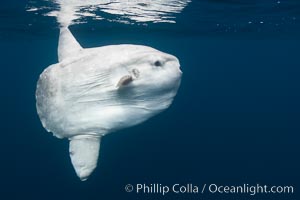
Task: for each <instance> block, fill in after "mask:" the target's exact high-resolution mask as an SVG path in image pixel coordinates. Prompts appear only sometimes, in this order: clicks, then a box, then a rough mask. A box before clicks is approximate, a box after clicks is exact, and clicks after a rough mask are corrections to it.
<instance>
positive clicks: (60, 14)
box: [27, 0, 191, 26]
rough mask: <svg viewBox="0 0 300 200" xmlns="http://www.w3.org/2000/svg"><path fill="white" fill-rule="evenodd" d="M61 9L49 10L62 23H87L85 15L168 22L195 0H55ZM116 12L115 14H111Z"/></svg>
mask: <svg viewBox="0 0 300 200" xmlns="http://www.w3.org/2000/svg"><path fill="white" fill-rule="evenodd" d="M53 2H54V3H55V4H56V5H57V6H58V7H59V10H57V9H55V8H53V9H52V10H51V9H50V12H47V13H45V15H47V16H55V17H57V19H58V22H59V23H60V24H61V25H62V26H68V25H70V24H74V23H83V22H84V21H83V20H82V19H83V18H85V17H91V18H92V19H94V20H103V19H106V20H108V21H115V22H120V23H126V24H127V23H134V22H154V23H158V22H166V23H175V22H176V19H175V16H174V15H175V14H176V13H180V12H181V11H182V10H183V9H184V8H185V7H186V6H187V4H188V3H189V2H191V0H153V1H148V0H86V1H81V0H70V1H64V0H53ZM40 10H49V7H37V6H36V5H34V2H33V3H32V4H31V5H29V6H28V8H27V11H28V12H37V11H40ZM110 16H112V17H110Z"/></svg>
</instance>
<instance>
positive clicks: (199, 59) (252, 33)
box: [0, 0, 300, 200]
mask: <svg viewBox="0 0 300 200" xmlns="http://www.w3.org/2000/svg"><path fill="white" fill-rule="evenodd" d="M28 4H30V2H29V1H10V2H4V3H2V6H1V8H0V46H1V48H0V49H1V52H0V55H1V91H2V98H1V105H2V117H1V135H2V138H1V140H0V141H1V152H2V156H1V166H0V169H1V172H2V176H1V179H2V180H1V187H0V191H1V199H30V200H35V199H73V200H76V199H250V198H252V199H297V197H299V193H298V192H297V191H298V188H299V187H300V185H299V180H300V170H299V169H300V164H299V163H300V161H299V153H300V149H299V145H300V144H299V132H300V123H299V122H300V105H299V102H300V93H299V91H300V78H299V77H300V68H299V66H300V60H299V55H300V37H299V36H300V3H299V2H298V1H296V0H286V1H273V0H262V1H239V0H230V1H219V0H203V1H200V0H198V1H191V2H190V3H189V4H188V5H187V7H186V8H184V9H183V11H182V12H181V13H178V14H176V15H175V16H176V22H177V23H175V24H174V23H146V24H139V23H132V24H122V23H117V22H111V21H105V20H103V21H95V20H90V19H89V18H86V19H85V20H86V23H84V24H77V25H73V26H71V27H70V29H71V31H72V32H73V34H74V35H75V37H76V38H77V40H78V41H79V42H80V44H81V45H82V46H83V47H96V46H102V45H109V44H120V43H131V44H142V45H148V46H152V47H154V48H157V49H159V50H162V51H165V52H168V53H171V54H173V55H176V56H177V57H178V58H179V60H180V63H181V69H182V71H183V77H182V84H181V87H180V89H179V92H178V94H177V96H176V98H175V101H174V102H173V104H172V106H171V107H170V108H169V109H168V110H166V111H165V112H164V113H162V114H160V115H158V116H156V117H154V118H153V119H151V120H148V121H147V122H145V123H143V124H141V125H138V126H136V127H132V128H129V129H126V130H122V131H119V132H116V133H113V134H110V135H107V136H105V137H104V138H103V141H102V143H101V151H100V158H99V164H98V168H97V169H96V170H95V172H94V173H93V175H92V176H91V177H90V179H89V180H88V181H86V182H81V181H79V179H78V178H77V176H76V174H75V172H74V170H73V167H72V165H71V162H70V158H69V153H68V141H67V140H59V139H57V138H55V137H53V136H52V135H51V134H49V133H47V132H46V130H45V129H44V128H43V127H42V125H41V123H40V120H39V118H38V115H37V113H36V108H35V88H36V82H37V79H38V77H39V74H40V73H41V72H42V71H43V70H44V69H45V68H46V67H47V66H49V65H50V64H53V63H56V62H57V43H58V33H59V28H58V27H59V26H58V24H57V22H56V19H55V18H53V17H52V18H51V17H46V16H43V13H38V14H34V13H30V12H26V6H28ZM43 4H45V5H47V6H52V5H51V3H49V2H47V1H46V2H42V1H41V2H39V6H43ZM49 4H50V5H49ZM53 6H54V5H53ZM109 17H112V16H109ZM138 183H146V184H154V183H159V184H164V185H173V184H175V183H179V184H183V185H184V184H187V183H193V184H194V185H202V184H205V183H206V184H212V183H214V184H220V185H241V184H244V183H246V184H252V185H256V184H262V185H263V184H267V185H293V186H294V188H295V191H296V192H295V194H258V195H256V196H249V194H242V195H237V194H219V195H218V194H209V193H205V194H168V195H165V196H162V195H161V194H136V193H134V192H133V193H127V192H125V190H124V187H125V185H126V184H133V185H134V184H138Z"/></svg>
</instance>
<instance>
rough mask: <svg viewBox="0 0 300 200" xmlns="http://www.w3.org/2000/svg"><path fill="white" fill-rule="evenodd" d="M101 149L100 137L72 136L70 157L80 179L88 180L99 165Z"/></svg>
mask: <svg viewBox="0 0 300 200" xmlns="http://www.w3.org/2000/svg"><path fill="white" fill-rule="evenodd" d="M99 149H100V137H94V136H75V137H72V138H70V146H69V152H70V157H71V161H72V164H73V167H74V169H75V172H76V174H77V176H78V177H79V178H80V180H82V181H85V180H87V179H88V178H89V176H90V175H91V173H92V172H93V171H94V169H95V168H96V167H97V162H98V156H99Z"/></svg>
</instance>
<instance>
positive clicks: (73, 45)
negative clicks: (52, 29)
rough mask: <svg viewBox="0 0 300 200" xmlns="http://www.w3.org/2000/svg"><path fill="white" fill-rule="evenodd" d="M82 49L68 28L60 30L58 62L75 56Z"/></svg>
mask: <svg viewBox="0 0 300 200" xmlns="http://www.w3.org/2000/svg"><path fill="white" fill-rule="evenodd" d="M81 50H82V47H81V46H80V44H79V43H78V42H77V40H76V39H75V37H74V36H73V34H72V33H71V31H70V30H69V28H68V27H63V28H61V29H60V34H59V41H58V49H57V52H58V61H59V62H61V61H62V60H64V59H65V58H68V57H74V56H77V55H78V53H80V51H81Z"/></svg>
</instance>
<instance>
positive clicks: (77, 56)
mask: <svg viewBox="0 0 300 200" xmlns="http://www.w3.org/2000/svg"><path fill="white" fill-rule="evenodd" d="M58 59H59V63H57V64H53V65H50V66H49V67H48V68H46V69H45V70H44V71H43V73H42V74H41V75H40V78H39V80H38V83H37V88H36V107H37V112H38V115H39V117H40V120H41V122H42V124H43V126H44V128H45V129H46V130H47V131H48V132H52V133H53V135H54V136H56V137H58V138H68V139H69V140H70V146H69V152H70V157H71V161H72V164H73V166H74V168H75V171H76V174H77V175H78V177H79V178H80V179H81V180H86V179H88V177H89V176H90V174H91V173H92V172H93V170H94V169H95V168H96V166H97V160H98V155H99V149H100V140H101V137H103V136H104V135H106V134H108V133H111V132H113V131H117V130H120V129H123V128H127V127H130V126H134V125H136V124H139V123H141V122H144V121H145V120H147V119H149V118H150V117H152V116H154V115H156V114H158V113H160V112H161V111H163V110H165V109H166V108H168V107H169V106H170V104H171V103H172V100H173V98H174V96H175V95H176V93H177V90H178V87H179V85H180V80H181V74H182V73H181V71H180V65H179V61H178V59H177V58H176V57H174V56H172V55H170V54H166V53H163V52H161V51H158V50H156V49H153V48H151V47H148V46H141V45H130V44H123V45H110V46H103V47H97V48H82V47H81V46H80V44H79V43H78V42H77V41H76V39H75V38H74V37H73V35H72V33H71V32H70V30H69V29H68V27H64V28H61V30H60V36H59V45H58Z"/></svg>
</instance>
